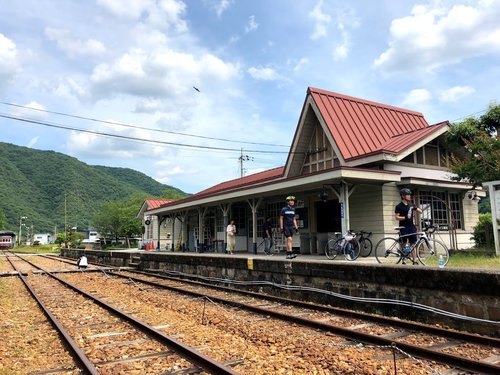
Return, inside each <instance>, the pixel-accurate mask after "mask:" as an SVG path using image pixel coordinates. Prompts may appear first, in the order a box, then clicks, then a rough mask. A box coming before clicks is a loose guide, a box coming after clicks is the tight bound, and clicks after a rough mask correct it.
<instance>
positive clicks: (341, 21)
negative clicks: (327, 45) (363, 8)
mask: <svg viewBox="0 0 500 375" xmlns="http://www.w3.org/2000/svg"><path fill="white" fill-rule="evenodd" d="M323 7H324V8H328V9H326V10H325V9H323ZM309 18H310V19H312V20H313V21H314V31H313V32H312V34H311V35H310V38H311V40H318V39H320V38H326V37H328V36H330V35H331V37H330V40H331V41H332V43H333V47H332V51H333V52H332V56H333V60H334V61H337V60H343V59H346V58H347V57H348V55H349V51H350V49H351V30H353V29H356V28H358V27H359V24H360V22H359V21H358V18H357V17H356V15H355V12H354V11H353V9H352V8H349V7H344V8H339V7H334V6H333V5H332V4H331V3H328V4H326V5H325V4H324V3H323V0H320V1H319V2H318V3H317V4H316V5H315V6H314V8H313V10H312V11H311V12H310V13H309Z"/></svg>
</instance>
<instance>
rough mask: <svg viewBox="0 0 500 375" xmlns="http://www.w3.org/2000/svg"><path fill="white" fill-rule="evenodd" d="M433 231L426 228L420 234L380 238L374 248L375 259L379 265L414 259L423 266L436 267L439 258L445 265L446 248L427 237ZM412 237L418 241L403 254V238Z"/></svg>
mask: <svg viewBox="0 0 500 375" xmlns="http://www.w3.org/2000/svg"><path fill="white" fill-rule="evenodd" d="M395 229H400V228H395ZM434 230H435V227H433V226H426V227H425V228H424V230H423V231H422V232H417V233H412V234H406V235H398V237H385V238H382V239H381V240H380V241H379V242H378V243H377V246H376V248H375V258H376V259H377V261H378V262H379V263H393V264H398V263H401V262H403V263H404V260H405V259H409V260H411V261H414V257H415V259H418V261H419V262H420V263H421V264H423V265H434V266H437V265H438V260H439V258H442V259H443V261H444V264H445V265H446V264H447V263H448V259H449V251H448V248H447V247H446V245H445V244H444V243H443V242H442V241H440V240H437V239H435V238H430V237H429V236H428V232H429V233H433V232H434ZM413 235H417V236H418V239H417V241H416V242H415V243H414V244H411V246H410V249H411V251H410V252H409V253H405V252H404V251H403V245H404V243H405V238H407V237H409V236H413Z"/></svg>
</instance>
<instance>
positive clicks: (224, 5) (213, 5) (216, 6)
mask: <svg viewBox="0 0 500 375" xmlns="http://www.w3.org/2000/svg"><path fill="white" fill-rule="evenodd" d="M205 2H206V3H207V4H208V7H209V8H210V9H212V10H214V11H215V13H216V14H217V17H219V18H220V17H221V16H222V13H224V12H225V11H226V10H228V9H229V7H231V5H233V0H205Z"/></svg>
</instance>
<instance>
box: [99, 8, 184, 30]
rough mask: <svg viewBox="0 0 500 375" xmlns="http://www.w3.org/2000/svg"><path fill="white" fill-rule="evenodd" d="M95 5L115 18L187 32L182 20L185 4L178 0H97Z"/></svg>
mask: <svg viewBox="0 0 500 375" xmlns="http://www.w3.org/2000/svg"><path fill="white" fill-rule="evenodd" d="M97 4H98V5H100V6H102V7H103V8H104V9H106V10H107V11H108V12H110V13H111V14H113V15H114V16H116V17H119V18H124V19H129V20H139V19H141V20H143V21H144V22H146V23H148V24H149V25H151V26H154V27H171V28H172V29H174V30H176V31H178V32H184V31H186V30H187V24H186V21H185V20H183V19H182V16H183V15H184V13H185V11H186V4H185V3H184V2H182V1H180V0H97Z"/></svg>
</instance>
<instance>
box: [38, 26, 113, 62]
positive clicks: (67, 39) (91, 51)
mask: <svg viewBox="0 0 500 375" xmlns="http://www.w3.org/2000/svg"><path fill="white" fill-rule="evenodd" d="M45 35H46V36H47V38H48V39H49V40H51V41H55V42H56V43H57V46H58V47H59V48H60V49H61V50H62V51H64V52H65V53H66V54H67V55H68V56H69V57H71V58H75V57H80V56H88V57H98V56H101V55H102V54H103V53H104V52H105V51H106V48H105V47H104V45H103V44H102V43H101V42H99V41H98V40H95V39H87V40H80V39H74V38H72V37H71V35H70V32H69V30H63V29H55V28H51V27H47V28H45Z"/></svg>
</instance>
